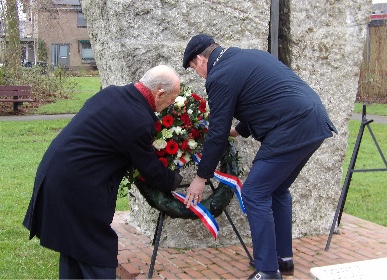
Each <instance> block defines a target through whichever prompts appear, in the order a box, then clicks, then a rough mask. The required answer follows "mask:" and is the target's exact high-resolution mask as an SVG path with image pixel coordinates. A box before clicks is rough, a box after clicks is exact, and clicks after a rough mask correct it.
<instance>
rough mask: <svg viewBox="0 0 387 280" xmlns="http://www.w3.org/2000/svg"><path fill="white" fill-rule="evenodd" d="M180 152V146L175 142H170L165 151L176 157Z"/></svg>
mask: <svg viewBox="0 0 387 280" xmlns="http://www.w3.org/2000/svg"><path fill="white" fill-rule="evenodd" d="M178 150H179V145H178V144H177V143H176V142H175V141H174V140H169V141H168V142H167V146H166V147H165V151H166V152H167V153H168V154H170V155H174V154H176V153H177V151H178Z"/></svg>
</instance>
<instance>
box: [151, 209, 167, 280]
mask: <svg viewBox="0 0 387 280" xmlns="http://www.w3.org/2000/svg"><path fill="white" fill-rule="evenodd" d="M164 217H165V213H164V212H160V214H159V218H158V220H157V227H156V232H155V237H154V239H153V242H152V245H154V247H153V254H152V258H151V263H150V266H149V273H148V279H151V278H152V275H153V270H154V268H155V262H156V256H157V250H158V249H159V243H160V238H161V230H162V229H163V223H164Z"/></svg>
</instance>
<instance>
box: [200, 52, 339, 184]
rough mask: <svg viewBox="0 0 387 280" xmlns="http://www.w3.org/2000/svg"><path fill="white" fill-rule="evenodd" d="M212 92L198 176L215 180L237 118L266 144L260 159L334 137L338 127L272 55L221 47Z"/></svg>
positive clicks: (243, 131) (212, 64) (211, 69)
mask: <svg viewBox="0 0 387 280" xmlns="http://www.w3.org/2000/svg"><path fill="white" fill-rule="evenodd" d="M206 91H207V94H208V102H209V106H210V110H211V114H210V120H209V123H210V127H209V132H208V134H207V136H206V142H205V143H204V146H203V157H202V159H201V161H200V164H199V167H198V171H197V174H198V175H199V176H200V177H202V178H210V177H212V176H213V173H214V169H215V167H216V165H217V164H218V162H219V160H220V158H221V156H222V154H223V152H224V149H225V147H226V144H227V141H228V136H229V133H230V127H231V125H232V120H233V118H236V119H237V120H239V121H240V123H239V124H238V125H237V126H236V130H237V131H238V132H239V134H240V135H241V136H243V137H248V136H249V135H252V136H253V137H254V138H255V139H257V140H259V141H260V142H261V147H260V149H259V151H258V152H257V155H256V157H255V160H257V159H263V158H270V157H272V156H276V155H280V154H283V153H287V152H290V151H293V150H296V149H299V148H302V147H304V146H307V145H309V144H312V143H315V142H318V141H321V140H323V139H325V138H328V137H332V135H333V134H332V131H335V132H336V128H335V127H334V125H333V123H332V122H331V120H330V119H329V116H328V113H327V111H326V109H325V107H324V105H323V103H322V102H321V99H320V97H319V96H318V94H317V93H316V92H315V91H314V90H313V89H312V88H311V87H310V86H309V85H308V84H307V83H306V82H305V81H303V80H302V79H301V78H300V77H298V76H297V75H296V74H295V73H294V72H293V71H292V70H291V69H290V68H289V67H287V66H286V65H284V64H283V63H282V62H280V61H279V60H278V59H277V58H275V57H274V56H272V55H271V54H270V53H268V52H265V51H261V50H254V49H240V48H234V47H233V48H228V49H226V50H225V49H223V48H221V47H218V48H216V49H215V50H214V51H213V53H212V54H211V56H210V57H209V60H208V66H207V80H206Z"/></svg>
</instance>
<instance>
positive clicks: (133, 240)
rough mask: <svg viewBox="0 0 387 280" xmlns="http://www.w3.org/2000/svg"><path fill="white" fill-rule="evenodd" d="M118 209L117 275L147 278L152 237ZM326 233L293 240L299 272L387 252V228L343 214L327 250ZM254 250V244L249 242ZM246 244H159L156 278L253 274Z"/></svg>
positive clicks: (307, 274) (306, 273) (307, 275)
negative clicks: (192, 246) (194, 246)
mask: <svg viewBox="0 0 387 280" xmlns="http://www.w3.org/2000/svg"><path fill="white" fill-rule="evenodd" d="M125 214H126V213H125V212H117V213H116V215H115V216H114V220H113V223H112V227H113V228H114V229H115V230H116V232H117V235H118V237H119V248H118V250H119V254H118V262H119V266H118V268H117V278H120V279H146V278H147V277H148V272H149V265H150V263H151V256H152V253H153V246H152V240H150V239H149V238H147V237H145V236H144V235H142V234H141V233H139V232H137V230H136V229H135V228H134V227H132V226H131V225H129V224H126V222H125ZM327 239H328V236H327V235H320V236H306V237H303V238H299V239H295V240H293V251H294V263H295V272H294V276H284V279H314V277H313V275H312V274H311V273H310V268H312V267H316V266H326V265H333V264H340V263H348V262H354V261H363V260H370V259H377V258H383V257H387V227H383V226H380V225H377V224H374V223H371V222H368V221H365V220H362V219H359V218H356V217H354V216H350V215H347V214H345V213H344V214H343V216H342V219H341V224H340V228H339V234H334V235H333V238H332V241H331V244H330V248H329V250H328V251H325V245H326V242H327ZM248 249H249V251H250V253H251V254H252V249H251V247H248ZM252 272H253V271H252V268H250V267H249V259H248V257H247V256H246V253H245V251H244V250H243V248H242V246H241V245H233V246H225V247H217V248H201V249H175V248H162V247H159V249H158V254H157V258H156V264H155V267H154V272H153V277H152V279H247V277H248V276H249V275H250V274H251V273H252Z"/></svg>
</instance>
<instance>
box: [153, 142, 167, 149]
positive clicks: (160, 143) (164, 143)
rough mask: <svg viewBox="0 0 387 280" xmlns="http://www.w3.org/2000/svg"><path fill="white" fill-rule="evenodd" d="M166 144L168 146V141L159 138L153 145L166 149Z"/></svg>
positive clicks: (156, 147)
mask: <svg viewBox="0 0 387 280" xmlns="http://www.w3.org/2000/svg"><path fill="white" fill-rule="evenodd" d="M166 146H167V141H165V140H164V139H157V140H155V141H153V147H155V149H157V150H159V151H160V150H161V149H164V148H165V147H166Z"/></svg>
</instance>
